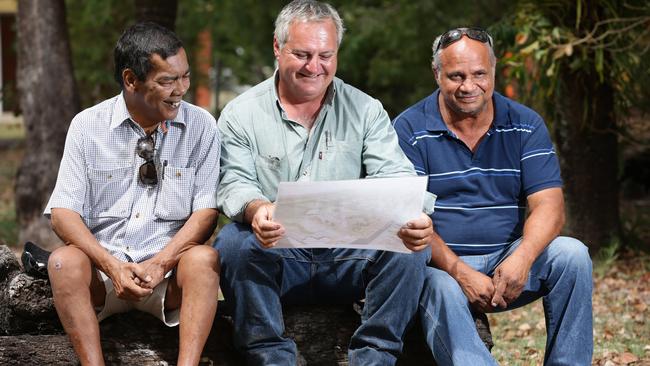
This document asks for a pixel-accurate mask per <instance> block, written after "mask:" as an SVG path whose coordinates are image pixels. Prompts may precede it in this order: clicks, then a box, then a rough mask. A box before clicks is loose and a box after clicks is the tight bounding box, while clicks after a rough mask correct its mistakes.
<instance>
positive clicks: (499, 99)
mask: <svg viewBox="0 0 650 366" xmlns="http://www.w3.org/2000/svg"><path fill="white" fill-rule="evenodd" d="M439 95H440V89H437V90H436V91H435V92H434V93H433V94H431V96H430V97H429V98H427V100H426V102H425V104H424V112H425V113H426V115H427V116H430V118H428V119H427V122H426V128H427V130H428V131H432V132H434V131H437V132H447V133H450V131H449V128H447V125H446V124H445V121H444V120H443V119H442V115H441V114H440V108H438V96H439ZM492 102H493V103H494V119H493V120H492V126H494V127H504V126H508V125H510V124H511V122H512V121H511V118H510V107H509V106H508V103H507V102H506V98H505V97H504V96H502V95H501V94H499V93H497V92H494V93H493V94H492Z"/></svg>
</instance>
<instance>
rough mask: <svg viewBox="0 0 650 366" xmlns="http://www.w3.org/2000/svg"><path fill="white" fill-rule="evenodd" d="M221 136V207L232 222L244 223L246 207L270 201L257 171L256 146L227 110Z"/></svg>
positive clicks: (219, 125)
mask: <svg viewBox="0 0 650 366" xmlns="http://www.w3.org/2000/svg"><path fill="white" fill-rule="evenodd" d="M217 126H218V128H219V132H220V134H221V174H220V181H219V189H218V192H217V203H218V207H219V210H220V211H221V212H223V213H224V214H225V215H226V216H228V217H229V218H231V219H233V220H235V221H238V222H243V220H244V211H245V209H246V205H247V204H248V203H249V202H251V201H254V200H257V199H260V200H267V201H268V200H269V199H268V198H267V197H265V196H264V194H263V193H262V189H261V187H260V185H259V183H258V179H257V173H256V170H255V160H254V155H253V148H252V145H251V144H252V142H251V141H250V139H249V137H248V135H247V134H246V131H244V129H243V128H242V127H241V125H240V124H239V123H237V118H236V116H235V115H234V114H233V113H231V111H230V110H229V109H228V108H226V110H224V112H223V113H222V114H221V116H220V117H219V122H218V123H217Z"/></svg>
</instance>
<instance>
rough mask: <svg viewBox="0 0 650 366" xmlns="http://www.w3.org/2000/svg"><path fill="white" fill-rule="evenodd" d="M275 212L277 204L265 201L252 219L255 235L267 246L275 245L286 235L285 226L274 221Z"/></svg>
mask: <svg viewBox="0 0 650 366" xmlns="http://www.w3.org/2000/svg"><path fill="white" fill-rule="evenodd" d="M273 212H275V205H274V204H273V203H270V202H266V203H263V204H261V205H259V206H258V207H257V210H256V211H255V214H254V215H253V219H252V220H251V227H252V228H253V232H254V233H255V237H256V238H257V240H258V241H259V242H260V244H262V246H263V247H265V248H271V247H273V246H275V244H277V242H278V240H280V239H281V238H282V236H283V235H284V227H283V226H282V225H280V224H278V223H277V222H273V221H272V220H273Z"/></svg>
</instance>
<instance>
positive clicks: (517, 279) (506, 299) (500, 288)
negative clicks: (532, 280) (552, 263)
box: [492, 251, 532, 309]
mask: <svg viewBox="0 0 650 366" xmlns="http://www.w3.org/2000/svg"><path fill="white" fill-rule="evenodd" d="M531 266H532V262H531V261H530V260H529V259H528V258H526V257H525V255H523V254H521V253H518V252H516V251H515V252H514V253H512V254H511V255H510V256H509V257H508V258H506V259H505V260H504V261H503V262H502V263H501V264H500V265H499V266H498V267H497V268H496V270H495V271H494V276H493V277H492V282H493V283H494V295H493V296H492V307H495V308H496V307H497V306H498V307H500V308H502V309H505V308H506V307H507V306H508V304H510V303H512V302H513V301H515V300H516V299H517V298H518V297H519V295H521V292H522V291H523V290H524V286H525V285H526V281H528V273H529V272H530V267H531Z"/></svg>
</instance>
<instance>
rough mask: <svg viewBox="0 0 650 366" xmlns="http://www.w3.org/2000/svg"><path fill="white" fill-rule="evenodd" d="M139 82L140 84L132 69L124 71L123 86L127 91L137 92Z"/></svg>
mask: <svg viewBox="0 0 650 366" xmlns="http://www.w3.org/2000/svg"><path fill="white" fill-rule="evenodd" d="M138 82H139V80H138V77H137V76H136V75H135V73H134V72H133V70H131V69H124V70H122V84H124V90H125V91H128V92H131V93H133V92H135V89H136V88H137V84H138Z"/></svg>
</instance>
